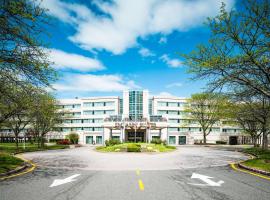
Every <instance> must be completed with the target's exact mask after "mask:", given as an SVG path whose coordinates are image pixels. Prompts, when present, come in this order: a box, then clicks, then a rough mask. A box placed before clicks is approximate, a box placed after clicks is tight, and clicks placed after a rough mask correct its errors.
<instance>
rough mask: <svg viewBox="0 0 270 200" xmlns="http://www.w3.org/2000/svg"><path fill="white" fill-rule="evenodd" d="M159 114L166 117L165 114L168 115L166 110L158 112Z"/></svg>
mask: <svg viewBox="0 0 270 200" xmlns="http://www.w3.org/2000/svg"><path fill="white" fill-rule="evenodd" d="M157 114H158V115H165V114H167V111H166V110H158V111H157Z"/></svg>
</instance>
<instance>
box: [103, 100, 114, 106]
mask: <svg viewBox="0 0 270 200" xmlns="http://www.w3.org/2000/svg"><path fill="white" fill-rule="evenodd" d="M105 106H114V101H108V102H105Z"/></svg>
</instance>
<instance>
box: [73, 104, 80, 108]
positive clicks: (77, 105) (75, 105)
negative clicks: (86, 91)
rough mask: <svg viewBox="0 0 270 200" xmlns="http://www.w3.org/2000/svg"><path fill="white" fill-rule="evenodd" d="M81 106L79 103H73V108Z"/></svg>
mask: <svg viewBox="0 0 270 200" xmlns="http://www.w3.org/2000/svg"><path fill="white" fill-rule="evenodd" d="M80 107H81V104H74V105H73V108H80Z"/></svg>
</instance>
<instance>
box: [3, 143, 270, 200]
mask: <svg viewBox="0 0 270 200" xmlns="http://www.w3.org/2000/svg"><path fill="white" fill-rule="evenodd" d="M189 149H191V148H180V149H179V150H178V151H177V152H174V153H172V154H170V153H169V154H150V155H149V154H147V155H143V154H124V155H122V154H102V158H99V159H105V158H106V155H108V157H109V158H108V162H107V163H106V165H107V168H104V169H98V170H94V169H93V168H92V166H91V165H94V166H99V165H100V164H101V163H102V162H101V161H99V160H96V161H95V159H97V158H96V156H97V155H96V154H100V153H97V152H93V151H92V150H91V149H89V148H82V149H79V150H78V149H77V150H71V151H69V150H68V151H50V152H44V153H37V154H31V155H30V154H29V155H27V157H28V158H30V157H32V158H33V159H34V160H36V161H39V162H38V165H39V166H38V168H37V169H36V170H35V171H34V172H32V173H29V174H27V175H24V176H20V177H16V178H14V179H9V180H6V181H2V182H0V199H1V200H10V199H12V200H16V199H20V200H32V199H33V200H34V199H35V200H36V199H42V200H43V199H44V200H45V199H49V200H62V199H63V200H64V199H74V200H84V199H97V200H98V199H112V200H114V199H117V200H119V199H125V200H126V199H147V200H151V199H153V200H158V199H205V200H206V199H207V200H209V199H232V200H238V199H239V200H242V199H243V200H247V199H251V200H252V199H254V200H258V199H269V197H270V181H269V180H265V179H262V178H259V177H256V176H251V175H249V174H246V173H242V172H238V171H234V170H232V169H231V168H230V167H229V166H228V165H225V163H226V162H228V161H229V160H233V159H234V160H238V159H243V158H244V157H241V156H240V154H239V153H237V152H230V153H229V154H228V153H227V152H223V151H220V152H217V151H218V150H216V151H214V152H212V153H211V152H209V149H208V148H206V149H201V148H192V150H189ZM84 151H87V152H88V153H89V154H88V156H89V157H91V159H89V160H91V162H89V160H87V161H85V160H84V161H83V160H80V159H81V158H83V156H82V155H83V154H84V153H85V152H84ZM188 151H189V152H188ZM196 151H198V152H197V154H196ZM77 154H81V156H82V157H80V158H76V157H73V156H74V155H77ZM61 155H62V156H64V155H65V156H64V157H62V158H61ZM113 155H116V156H117V157H118V156H120V157H121V156H122V157H121V158H122V159H124V161H126V162H129V164H130V165H131V164H136V163H137V162H139V161H144V160H145V159H146V158H147V156H148V159H150V160H155V159H157V158H159V159H160V163H162V162H164V161H165V160H167V159H172V158H174V159H175V160H174V161H177V162H175V163H174V164H175V165H172V163H171V162H169V164H170V166H171V167H173V168H172V169H168V167H167V168H165V167H164V165H161V168H162V170H160V169H158V170H157V168H156V166H153V165H155V164H159V163H157V161H155V163H152V164H151V165H150V166H149V162H146V164H143V165H139V164H138V163H137V166H134V168H133V169H131V167H130V165H128V164H125V165H124V166H123V168H121V167H119V166H118V165H116V164H115V163H113V162H114V159H112V158H111V156H113ZM179 155H182V156H183V157H182V158H181V159H179V158H178V157H177V156H179ZM192 155H193V156H195V158H194V157H192ZM199 155H201V156H205V157H206V158H204V159H201V160H200V163H199V164H198V163H195V162H196V161H198V160H199V158H197V156H199ZM221 155H223V157H222V158H224V159H223V160H225V161H226V162H225V161H223V162H224V164H223V162H221V161H218V164H220V165H219V166H217V165H212V164H213V163H212V162H210V164H209V163H204V162H209V160H211V159H210V158H212V159H214V158H215V156H216V157H218V159H221V160H222V158H221ZM103 156H104V157H103ZM125 156H128V157H127V158H128V159H125ZM138 156H142V157H144V156H146V158H144V159H142V158H140V157H139V158H138ZM156 156H157V158H156ZM163 156H164V157H163ZM239 156H240V157H239ZM153 157H154V158H153ZM175 157H177V158H175ZM187 157H190V160H189V161H187V160H186V159H187ZM52 158H53V159H52ZM57 158H61V159H59V160H58V161H57ZM73 158H74V159H75V158H76V159H77V160H76V159H75V160H73ZM46 159H47V160H46ZM49 160H50V161H49ZM80 161H82V163H80ZM124 161H123V160H122V161H120V163H124ZM179 162H180V163H179ZM185 162H186V164H187V167H184V166H185ZM192 162H194V166H193V167H191V166H190V165H191V164H192ZM216 162H217V161H216ZM216 162H214V163H216ZM53 163H54V165H53ZM111 164H112V166H113V167H112V169H111V170H109V168H110V167H109V166H110V165H111ZM222 164H223V165H222ZM210 165H212V167H211V166H210ZM116 166H118V167H119V168H118V169H117V170H115V169H114V168H115V167H116ZM139 167H144V169H143V168H139ZM151 167H152V168H153V169H151ZM177 167H178V168H177ZM53 183H54V184H53ZM58 184H59V185H58ZM54 185H55V186H54Z"/></svg>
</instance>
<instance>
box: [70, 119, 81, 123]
mask: <svg viewBox="0 0 270 200" xmlns="http://www.w3.org/2000/svg"><path fill="white" fill-rule="evenodd" d="M72 123H74V124H78V123H82V120H81V119H73V120H72Z"/></svg>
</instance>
